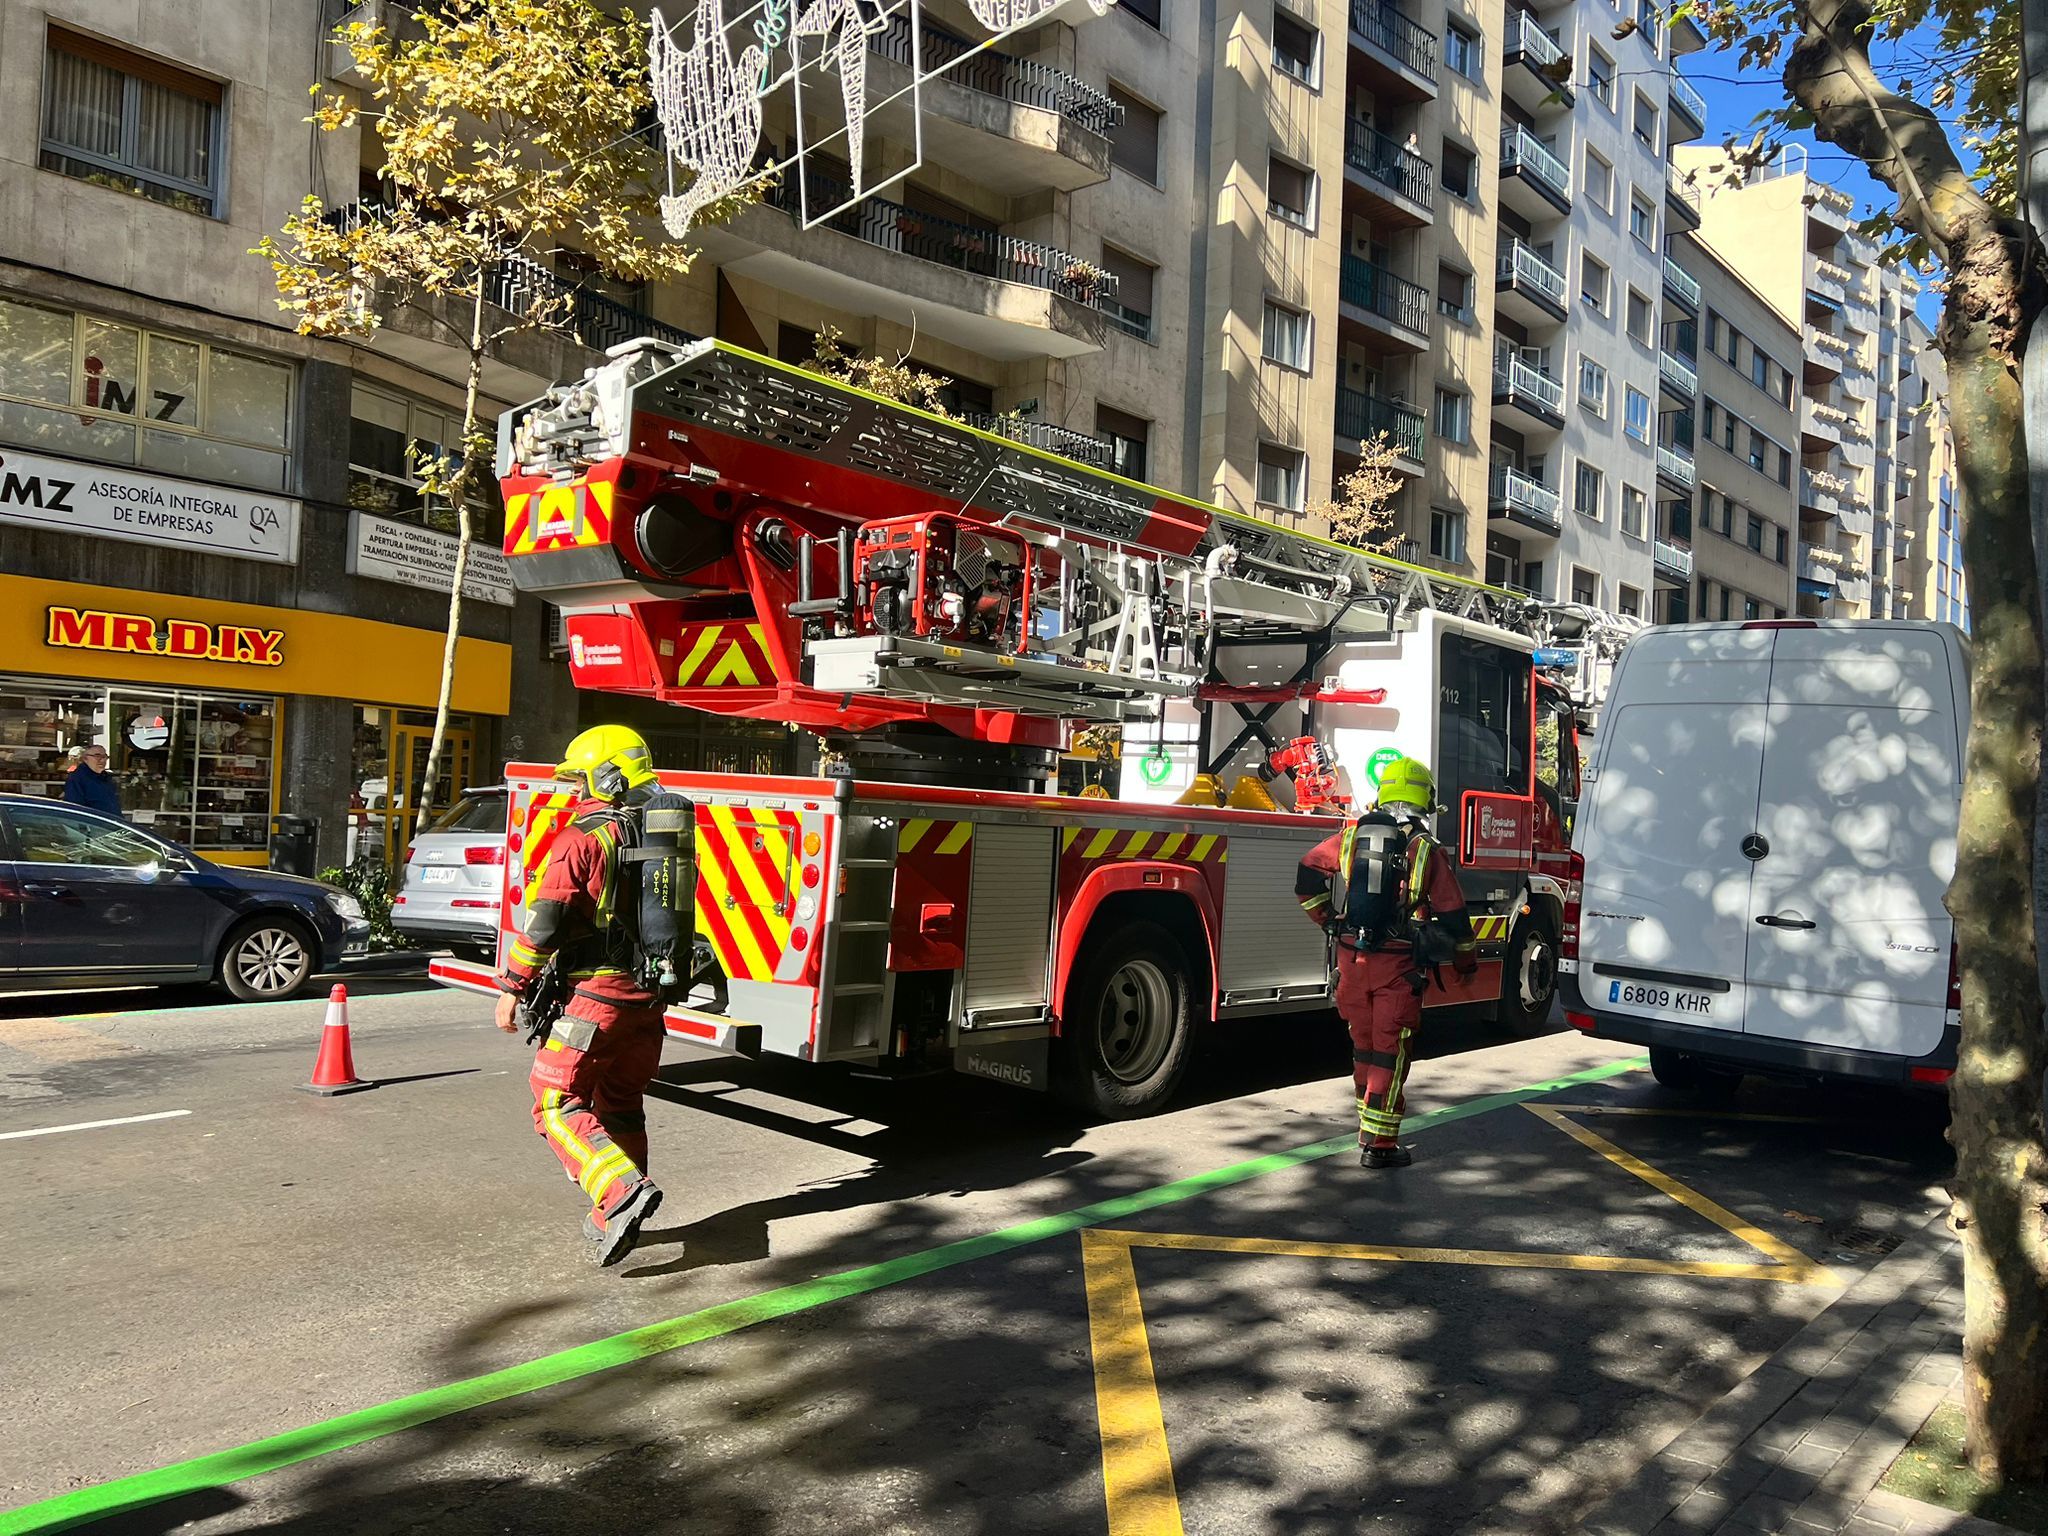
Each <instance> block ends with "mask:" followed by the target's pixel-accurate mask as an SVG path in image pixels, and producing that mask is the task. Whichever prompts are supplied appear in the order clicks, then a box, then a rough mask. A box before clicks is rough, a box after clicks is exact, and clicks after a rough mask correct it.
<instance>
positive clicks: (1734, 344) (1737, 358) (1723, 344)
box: [1707, 315, 1742, 368]
mask: <svg viewBox="0 0 2048 1536" xmlns="http://www.w3.org/2000/svg"><path fill="white" fill-rule="evenodd" d="M1710 318H1711V320H1712V321H1713V324H1712V325H1710V326H1708V328H1707V348H1708V350H1709V351H1711V352H1713V353H1714V354H1715V355H1716V356H1718V357H1721V358H1723V359H1725V360H1726V361H1727V364H1728V366H1729V367H1730V368H1734V367H1736V366H1738V365H1739V364H1740V363H1741V361H1742V332H1740V331H1738V330H1736V329H1735V327H1734V326H1732V325H1730V324H1729V323H1728V322H1727V321H1726V320H1723V319H1722V318H1721V317H1720V316H1719V315H1714V316H1711V317H1710ZM1716 327H1718V337H1719V339H1718V342H1717V340H1716Z"/></svg>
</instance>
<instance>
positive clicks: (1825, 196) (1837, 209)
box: [1813, 186, 1856, 218]
mask: <svg viewBox="0 0 2048 1536" xmlns="http://www.w3.org/2000/svg"><path fill="white" fill-rule="evenodd" d="M1813 200H1814V204H1815V206H1817V207H1821V208H1825V209H1827V210H1828V211H1830V212H1831V213H1837V214H1840V215H1841V216H1842V217H1843V218H1847V217H1848V216H1849V215H1850V214H1852V213H1854V212H1855V211H1856V199H1855V198H1853V197H1851V196H1850V195H1849V194H1848V193H1846V192H1837V191H1836V190H1835V189H1834V188H1833V187H1823V186H1817V187H1815V188H1814V189H1813Z"/></svg>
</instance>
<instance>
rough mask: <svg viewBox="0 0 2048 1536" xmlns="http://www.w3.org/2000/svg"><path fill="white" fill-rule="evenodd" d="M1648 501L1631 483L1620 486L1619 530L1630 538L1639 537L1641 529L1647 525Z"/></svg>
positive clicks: (1648, 519)
mask: <svg viewBox="0 0 2048 1536" xmlns="http://www.w3.org/2000/svg"><path fill="white" fill-rule="evenodd" d="M1649 509H1650V504H1649V501H1648V500H1647V499H1646V498H1645V497H1644V495H1643V493H1642V492H1641V491H1640V490H1638V489H1637V488H1636V487H1635V486H1633V485H1624V486H1623V487H1622V488H1621V531H1622V532H1623V533H1625V534H1627V535H1628V536H1629V537H1630V538H1632V539H1640V538H1641V537H1642V536H1643V530H1644V529H1645V528H1647V527H1648V526H1649V521H1650V518H1649Z"/></svg>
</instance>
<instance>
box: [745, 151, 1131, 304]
mask: <svg viewBox="0 0 2048 1536" xmlns="http://www.w3.org/2000/svg"><path fill="white" fill-rule="evenodd" d="M797 181H798V178H797V177H796V176H795V175H790V176H785V177H783V178H782V180H781V181H780V182H778V183H777V184H776V185H775V187H774V188H773V189H772V190H771V191H770V193H769V194H768V197H767V201H768V202H769V203H770V204H771V205H772V206H774V207H777V208H780V209H781V210H782V211H783V212H784V213H787V214H789V215H790V216H791V217H793V218H796V217H801V212H802V203H801V200H800V197H799V194H798V190H797ZM810 188H811V201H812V203H813V204H814V205H816V204H819V203H822V204H823V205H824V206H826V207H828V208H829V207H832V206H833V205H835V204H837V203H842V202H845V201H847V200H848V199H850V198H851V197H852V196H853V195H854V194H853V188H852V187H850V186H848V185H847V184H846V183H845V182H842V181H838V180H835V179H834V178H832V177H830V176H820V175H817V174H815V173H813V174H811V176H810ZM824 227H825V228H827V229H836V230H838V231H839V233H841V234H842V235H851V236H853V238H854V239H856V240H861V241H865V242H866V243H867V244H869V245H873V246H879V247H880V248H881V249H883V250H885V251H899V252H901V253H902V254H903V255H905V256H914V257H916V258H917V259H918V260H920V261H930V262H936V263H938V264H939V265H940V266H942V267H953V268H955V269H957V270H959V271H962V272H971V273H973V274H974V275H975V276H976V277H986V278H992V279H994V280H995V281H996V282H999V283H1021V284H1023V285H1024V286H1025V287H1027V288H1042V289H1044V290H1046V291H1047V292H1049V293H1056V294H1059V295H1060V296H1061V297H1063V298H1068V299H1072V300H1073V301H1074V302H1075V303H1077V304H1086V305H1088V306H1089V307H1090V308H1099V307H1100V306H1101V305H1102V303H1103V301H1104V300H1106V299H1114V298H1115V297H1116V278H1115V276H1114V275H1113V274H1111V273H1107V272H1104V271H1102V270H1101V269H1100V268H1099V267H1095V266H1093V265H1091V264H1090V263H1088V262H1085V261H1083V260H1081V258H1080V257H1078V256H1073V255H1069V254H1068V253H1067V252H1065V251H1063V250H1060V249H1059V248H1058V247H1057V246H1051V245H1045V244H1042V243H1040V242H1039V241H1036V240H1021V239H1019V238H1017V237H1016V236H1015V235H1006V234H1004V233H1003V232H1002V231H1001V230H996V229H984V228H980V227H978V226H976V225H973V224H960V223H956V222H954V221H953V220H952V219H942V218H939V217H937V216H936V215H934V214H929V213H920V212H919V211H918V210H917V209H915V208H910V207H906V206H905V205H904V204H902V203H892V202H889V201H887V200H885V199H883V198H879V197H870V198H866V199H864V200H862V201H861V202H858V203H855V204H854V205H853V206H852V207H850V208H847V209H846V210H844V211H843V212H841V213H838V214H835V215H833V217H831V218H829V219H827V220H826V221H825V223H824Z"/></svg>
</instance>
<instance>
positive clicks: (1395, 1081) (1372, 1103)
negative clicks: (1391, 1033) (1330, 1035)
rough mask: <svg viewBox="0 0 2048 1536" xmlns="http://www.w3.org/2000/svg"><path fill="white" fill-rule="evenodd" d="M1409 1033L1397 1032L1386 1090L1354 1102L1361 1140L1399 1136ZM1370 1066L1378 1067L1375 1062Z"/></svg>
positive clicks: (1369, 1093)
mask: <svg viewBox="0 0 2048 1536" xmlns="http://www.w3.org/2000/svg"><path fill="white" fill-rule="evenodd" d="M1413 1033H1414V1032H1413V1031H1412V1030H1406V1029H1404V1030H1402V1031H1401V1043H1400V1045H1399V1046H1397V1047H1396V1048H1395V1051H1394V1059H1393V1061H1392V1063H1391V1065H1392V1067H1393V1074H1392V1076H1391V1077H1389V1078H1388V1080H1387V1086H1386V1088H1385V1089H1384V1090H1382V1091H1380V1092H1378V1093H1371V1092H1368V1093H1366V1094H1364V1095H1363V1096H1361V1097H1360V1099H1359V1101H1358V1129H1359V1132H1360V1134H1362V1135H1365V1136H1382V1137H1387V1136H1398V1135H1400V1134H1401V1117H1402V1111H1403V1109H1404V1108H1405V1107H1406V1106H1404V1105H1403V1104H1402V1102H1401V1095H1402V1091H1403V1090H1404V1089H1405V1088H1406V1087H1407V1083H1408V1040H1409V1036H1410V1035H1411V1034H1413ZM1372 1065H1375V1066H1377V1065H1379V1063H1378V1062H1374V1063H1372Z"/></svg>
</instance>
